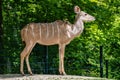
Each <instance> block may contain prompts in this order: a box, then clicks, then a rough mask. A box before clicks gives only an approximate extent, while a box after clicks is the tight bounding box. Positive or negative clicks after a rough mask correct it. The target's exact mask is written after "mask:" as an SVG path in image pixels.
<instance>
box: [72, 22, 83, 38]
mask: <svg viewBox="0 0 120 80" xmlns="http://www.w3.org/2000/svg"><path fill="white" fill-rule="evenodd" d="M72 27H73V28H72V29H71V30H70V33H71V34H72V35H74V36H78V35H80V34H81V33H82V32H83V29H84V24H83V21H82V20H79V21H76V22H75V24H73V26H72Z"/></svg>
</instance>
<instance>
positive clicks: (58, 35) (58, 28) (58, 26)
mask: <svg viewBox="0 0 120 80" xmlns="http://www.w3.org/2000/svg"><path fill="white" fill-rule="evenodd" d="M56 25H57V30H58V39H59V38H60V36H59V35H60V30H59V26H58V23H56Z"/></svg>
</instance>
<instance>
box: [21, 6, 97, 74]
mask: <svg viewBox="0 0 120 80" xmlns="http://www.w3.org/2000/svg"><path fill="white" fill-rule="evenodd" d="M74 12H75V13H76V18H75V19H76V20H75V22H74V24H71V23H70V22H68V21H62V20H56V21H54V22H51V23H29V24H27V25H26V26H25V27H24V28H23V29H22V30H21V38H22V41H23V42H25V44H26V46H25V48H24V49H23V51H22V52H21V54H20V58H21V63H20V72H21V74H22V75H25V74H24V71H23V68H24V60H25V61H26V65H27V69H28V72H29V73H30V74H31V75H32V71H31V68H30V65H29V55H30V53H31V51H32V49H33V47H34V46H35V44H36V43H38V44H41V45H55V44H58V46H59V73H60V74H61V75H66V73H65V70H64V52H65V46H66V45H67V44H69V43H70V41H71V40H73V39H74V38H75V37H77V36H78V35H80V34H81V33H82V32H83V29H84V22H89V21H94V20H95V18H94V17H93V16H91V15H89V14H87V13H85V12H83V11H81V9H80V8H79V7H78V6H75V7H74Z"/></svg>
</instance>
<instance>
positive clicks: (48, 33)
mask: <svg viewBox="0 0 120 80" xmlns="http://www.w3.org/2000/svg"><path fill="white" fill-rule="evenodd" d="M48 27H49V26H48V23H46V28H47V31H46V32H47V34H46V38H48V36H49V30H48Z"/></svg>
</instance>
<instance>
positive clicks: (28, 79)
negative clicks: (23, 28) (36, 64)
mask: <svg viewBox="0 0 120 80" xmlns="http://www.w3.org/2000/svg"><path fill="white" fill-rule="evenodd" d="M0 80H108V79H106V78H95V77H85V76H75V75H66V76H62V75H38V74H35V75H32V76H29V75H26V76H21V75H20V74H5V75H0ZM109 80H110V79H109Z"/></svg>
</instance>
